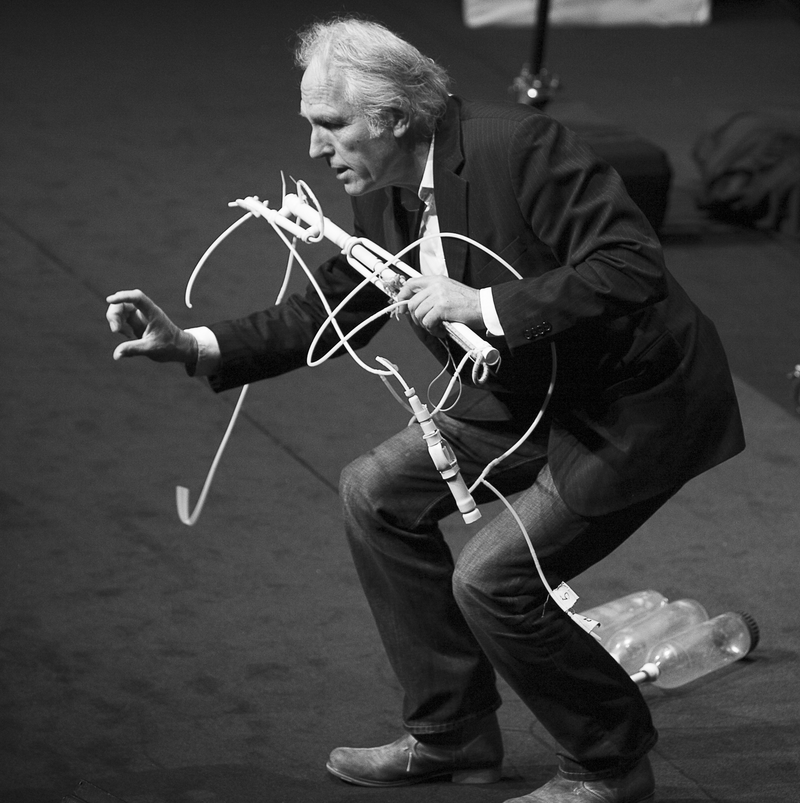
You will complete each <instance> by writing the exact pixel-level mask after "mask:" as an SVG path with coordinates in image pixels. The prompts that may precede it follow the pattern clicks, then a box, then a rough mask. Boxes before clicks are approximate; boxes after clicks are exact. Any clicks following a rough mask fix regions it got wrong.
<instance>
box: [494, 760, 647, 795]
mask: <svg viewBox="0 0 800 803" xmlns="http://www.w3.org/2000/svg"><path fill="white" fill-rule="evenodd" d="M655 787H656V785H655V780H654V779H653V770H652V768H651V767H650V759H649V758H648V757H647V756H645V757H644V758H643V759H642V760H641V761H639V763H638V764H636V765H635V766H634V767H633V769H631V770H629V771H628V772H627V773H625V775H620V776H616V777H613V778H602V779H597V780H588V779H584V780H576V779H570V778H565V777H564V776H563V775H562V774H561V773H560V772H559V773H558V774H557V775H556V777H555V778H553V779H552V780H551V781H548V782H547V783H546V784H545V785H544V786H542V787H540V788H539V789H537V790H536V791H534V792H531V793H530V794H529V795H525V796H524V797H515V798H514V799H513V800H506V803H652V801H653V800H654V796H655Z"/></svg>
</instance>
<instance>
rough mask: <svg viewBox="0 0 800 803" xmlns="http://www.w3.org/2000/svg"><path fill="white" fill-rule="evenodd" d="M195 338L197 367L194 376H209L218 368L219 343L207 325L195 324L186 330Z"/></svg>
mask: <svg viewBox="0 0 800 803" xmlns="http://www.w3.org/2000/svg"><path fill="white" fill-rule="evenodd" d="M186 331H187V332H188V333H189V334H190V335H194V338H195V340H197V367H196V368H195V371H194V375H195V376H210V375H211V374H214V373H216V372H217V369H218V368H219V360H220V351H219V343H218V342H217V338H216V336H215V335H214V333H213V332H212V331H211V330H210V329H209V328H208V327H207V326H196V327H193V328H192V329H187V330H186Z"/></svg>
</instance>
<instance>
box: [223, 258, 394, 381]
mask: <svg viewBox="0 0 800 803" xmlns="http://www.w3.org/2000/svg"><path fill="white" fill-rule="evenodd" d="M313 275H314V280H315V282H316V284H317V286H318V287H319V291H320V292H321V293H322V295H324V297H325V299H326V301H327V303H328V306H329V307H330V308H331V309H335V308H336V306H337V305H338V304H339V303H340V302H341V301H342V300H343V299H344V298H345V297H346V296H347V294H348V293H350V292H351V291H352V290H353V289H354V288H355V287H356V286H357V285H358V284H359V283H360V282H361V280H362V277H361V276H360V275H359V274H357V273H356V271H355V270H353V268H351V267H350V265H349V264H348V263H347V260H346V259H345V257H344V256H341V255H339V256H336V257H333V258H332V259H329V260H328V261H327V262H325V263H324V264H323V265H321V266H320V267H319V268H318V269H317V270H316V271H315V272H314V274H313ZM320 292H318V291H317V289H316V288H315V287H314V286H313V284H312V283H309V285H308V286H307V287H306V290H305V292H303V293H296V294H294V295H291V296H289V298H287V299H286V300H285V301H284V302H282V303H281V304H278V305H275V306H273V307H270V308H268V309H266V310H263V311H260V312H255V313H253V314H251V315H248V316H246V317H244V318H240V319H237V320H229V321H223V322H221V323H216V324H212V325H211V326H210V327H209V328H210V329H211V330H212V331H213V333H214V335H215V336H216V338H217V342H218V343H219V347H220V356H221V361H220V368H219V371H218V373H217V374H215V375H214V376H211V377H209V382H210V384H211V387H212V388H213V389H214V390H216V391H221V390H227V389H229V388H233V387H238V386H240V385H244V384H247V383H249V382H255V381H258V380H260V379H266V378H268V377H271V376H277V375H279V374H283V373H286V372H288V371H291V370H294V369H295V368H300V367H302V366H304V365H306V363H307V359H308V354H309V349H310V348H311V345H312V343H313V342H314V337H315V335H316V334H317V332H318V330H319V329H320V327H322V326H323V324H324V323H325V321H326V319H327V317H328V311H327V310H326V308H325V305H324V303H323V302H322V300H321V298H320ZM385 304H386V296H385V295H384V294H383V293H381V292H380V291H379V290H377V289H376V288H375V287H373V286H372V285H368V286H367V287H364V288H363V289H362V290H360V291H359V292H358V293H357V294H356V295H355V296H354V298H352V299H351V300H350V301H349V302H348V303H347V305H346V306H345V308H344V309H343V310H342V311H341V312H340V313H339V314H337V316H336V321H337V323H338V324H339V326H340V328H341V329H342V330H343V332H345V333H347V332H350V331H351V330H352V329H353V328H354V327H355V326H357V325H358V324H359V323H361V322H362V321H364V320H365V319H366V318H368V317H369V316H370V315H372V314H373V313H374V312H376V311H378V310H379V309H380V308H381V306H385ZM386 318H387V316H383V317H381V318H379V319H378V320H377V321H375V322H373V323H372V324H370V325H369V326H367V327H365V328H364V329H362V330H361V331H360V332H358V333H357V334H356V335H355V336H354V337H353V338H352V340H351V341H350V345H351V346H353V347H354V348H356V349H358V348H360V347H362V346H363V345H365V344H366V343H367V342H368V341H369V340H370V339H371V338H372V337H373V336H374V334H375V333H376V332H377V331H378V330H379V329H380V328H381V326H382V325H383V324H384V323H385V321H386ZM338 342H339V336H338V335H337V333H336V332H335V330H334V328H333V327H332V326H330V325H327V326H326V328H325V331H324V332H323V334H322V335H321V336H320V339H319V341H318V342H317V344H316V345H315V348H314V356H315V357H321V356H323V355H324V354H326V353H327V352H328V351H329V350H330V349H332V348H334V347H335V346H336V344H337V343H338ZM343 353H345V350H344V349H343V348H341V347H340V348H339V349H338V350H337V351H336V352H335V353H334V355H333V356H337V357H338V356H340V355H341V354H343Z"/></svg>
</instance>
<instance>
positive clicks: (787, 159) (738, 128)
mask: <svg viewBox="0 0 800 803" xmlns="http://www.w3.org/2000/svg"><path fill="white" fill-rule="evenodd" d="M692 155H693V157H694V160H695V162H696V163H697V165H698V167H699V168H700V175H701V178H702V183H703V186H702V189H701V191H700V195H699V197H698V206H699V207H700V208H701V209H705V210H707V211H708V212H709V214H711V215H712V216H714V217H717V218H720V219H723V220H726V221H730V222H735V223H741V224H745V225H748V226H755V227H757V228H760V229H768V230H771V231H778V232H781V233H783V234H789V235H792V236H800V111H794V110H781V111H774V112H773V111H770V112H740V113H738V114H735V115H733V116H732V117H729V118H728V119H727V120H725V122H724V123H722V124H721V125H718V126H715V127H713V128H711V129H710V130H709V131H707V132H706V133H704V134H703V135H702V136H701V137H700V138H699V139H698V141H697V143H696V144H695V147H694V150H693V153H692Z"/></svg>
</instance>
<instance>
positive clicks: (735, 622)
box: [642, 612, 759, 689]
mask: <svg viewBox="0 0 800 803" xmlns="http://www.w3.org/2000/svg"><path fill="white" fill-rule="evenodd" d="M758 639H759V632H758V625H757V624H756V621H755V619H753V617H752V616H750V614H748V613H734V612H728V613H721V614H720V615H719V616H715V617H714V618H713V619H708V620H707V621H705V622H700V623H699V624H696V625H694V626H693V627H690V628H689V629H688V630H684V631H683V632H682V633H678V634H676V635H674V636H672V637H671V638H669V639H667V640H664V641H661V642H660V643H659V644H656V645H654V646H653V647H652V648H651V650H650V652H649V653H648V655H647V660H646V661H645V664H644V666H643V667H642V672H644V673H646V674H647V675H648V677H647V679H648V680H652V682H653V683H654V685H656V686H660V687H661V688H663V689H674V688H676V687H677V686H683V685H684V684H686V683H690V682H691V681H693V680H697V678H700V677H702V676H703V675H707V674H709V673H710V672H714V671H715V670H717V669H721V668H722V667H723V666H727V665H728V664H732V663H733V662H734V661H738V660H739V659H740V658H744V656H745V655H747V654H748V653H751V652H752V651H753V650H754V649H755V648H756V645H757V644H758ZM653 667H655V668H653ZM654 675H655V678H654V679H653V676H654Z"/></svg>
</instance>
